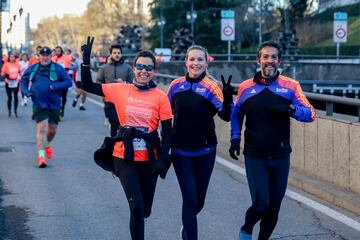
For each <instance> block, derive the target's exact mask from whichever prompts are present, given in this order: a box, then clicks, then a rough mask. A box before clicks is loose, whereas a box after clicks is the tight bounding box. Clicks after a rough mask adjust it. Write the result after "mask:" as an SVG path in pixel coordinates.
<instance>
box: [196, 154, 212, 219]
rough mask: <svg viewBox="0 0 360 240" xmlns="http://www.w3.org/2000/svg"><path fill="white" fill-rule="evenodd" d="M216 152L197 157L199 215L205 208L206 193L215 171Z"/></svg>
mask: <svg viewBox="0 0 360 240" xmlns="http://www.w3.org/2000/svg"><path fill="white" fill-rule="evenodd" d="M215 157H216V150H214V151H212V152H210V153H208V154H206V155H203V156H198V157H195V158H196V159H195V161H194V163H195V168H194V172H195V180H196V189H197V213H199V212H200V211H201V209H202V208H203V207H204V203H205V197H206V192H207V189H208V186H209V182H210V177H211V173H212V171H213V169H214V164H215Z"/></svg>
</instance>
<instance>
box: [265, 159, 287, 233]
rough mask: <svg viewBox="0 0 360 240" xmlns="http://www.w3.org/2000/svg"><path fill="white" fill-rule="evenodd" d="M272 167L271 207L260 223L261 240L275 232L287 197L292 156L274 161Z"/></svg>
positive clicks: (270, 184) (270, 181)
mask: <svg viewBox="0 0 360 240" xmlns="http://www.w3.org/2000/svg"><path fill="white" fill-rule="evenodd" d="M270 163H271V166H270V176H269V178H270V179H269V193H270V206H269V210H268V211H267V213H266V215H265V216H264V217H263V218H262V219H261V222H260V233H259V239H260V240H267V239H269V238H270V236H271V233H272V232H273V231H274V228H275V226H276V223H277V221H278V216H279V211H280V206H281V202H282V200H283V198H284V196H285V192H286V187H287V181H288V176H289V169H290V156H287V157H285V158H283V159H274V160H272V161H271V162H270Z"/></svg>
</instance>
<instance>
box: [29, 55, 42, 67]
mask: <svg viewBox="0 0 360 240" xmlns="http://www.w3.org/2000/svg"><path fill="white" fill-rule="evenodd" d="M38 62H40V59H39V58H38V57H32V58H30V59H29V66H30V65H33V64H35V63H38Z"/></svg>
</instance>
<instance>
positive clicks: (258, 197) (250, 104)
mask: <svg viewBox="0 0 360 240" xmlns="http://www.w3.org/2000/svg"><path fill="white" fill-rule="evenodd" d="M280 61H281V52H280V47H279V45H277V44H276V43H273V42H265V43H263V44H262V45H261V46H260V47H259V50H258V56H257V59H256V62H257V64H258V65H259V66H260V69H261V70H260V72H257V73H256V74H255V76H254V77H253V78H251V79H248V80H246V81H244V82H242V83H241V84H240V85H239V90H238V96H237V102H236V105H235V108H234V112H233V114H232V116H231V147H230V149H229V153H230V156H231V157H232V158H233V159H235V160H237V159H238V158H237V156H236V155H239V154H240V137H241V128H242V123H243V119H244V117H245V116H246V122H245V134H244V135H245V142H244V143H245V147H244V152H243V153H244V157H245V168H246V177H247V179H248V184H249V190H250V195H251V200H252V205H251V207H250V208H248V210H247V211H246V216H245V224H244V225H243V226H242V227H241V229H240V234H239V235H240V236H239V237H240V240H251V239H252V231H253V228H254V225H255V224H256V223H257V222H258V221H260V232H259V236H258V239H260V240H264V239H266V240H267V239H269V238H270V236H271V233H272V232H273V230H274V228H275V226H276V223H277V220H278V215H279V210H280V205H281V201H282V199H283V198H284V195H285V191H286V187H287V180H288V175H289V168H290V153H291V146H290V117H293V118H295V119H296V120H298V121H302V122H312V121H314V120H315V116H316V112H315V109H314V108H313V107H312V106H311V105H310V103H309V101H308V100H307V99H306V97H305V95H304V93H303V92H302V90H301V86H300V84H299V83H298V82H297V81H295V80H293V79H291V78H288V77H285V76H283V75H280V74H279V71H278V68H279V65H280ZM235 153H236V154H235Z"/></svg>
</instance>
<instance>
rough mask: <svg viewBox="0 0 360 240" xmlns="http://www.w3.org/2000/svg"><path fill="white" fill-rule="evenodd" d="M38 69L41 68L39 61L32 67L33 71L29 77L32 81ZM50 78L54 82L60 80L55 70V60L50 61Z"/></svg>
mask: <svg viewBox="0 0 360 240" xmlns="http://www.w3.org/2000/svg"><path fill="white" fill-rule="evenodd" d="M38 70H39V63H35V64H34V67H33V68H32V69H31V73H30V77H29V80H30V82H31V81H32V80H33V79H34V77H35V75H36V73H37V71H38ZM49 79H50V80H51V81H54V82H55V81H57V80H58V76H57V74H56V71H55V64H54V63H53V62H51V63H50V74H49Z"/></svg>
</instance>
